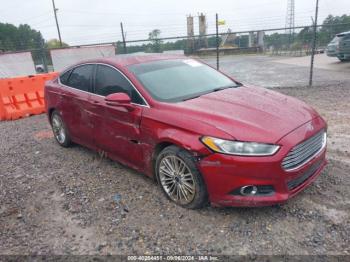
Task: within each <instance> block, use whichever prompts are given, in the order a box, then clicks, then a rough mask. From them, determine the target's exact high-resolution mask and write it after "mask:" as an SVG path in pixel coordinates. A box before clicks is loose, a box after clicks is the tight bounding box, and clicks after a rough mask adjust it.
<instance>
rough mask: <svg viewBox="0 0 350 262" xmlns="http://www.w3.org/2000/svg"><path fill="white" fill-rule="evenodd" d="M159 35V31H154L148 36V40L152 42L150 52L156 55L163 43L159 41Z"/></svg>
mask: <svg viewBox="0 0 350 262" xmlns="http://www.w3.org/2000/svg"><path fill="white" fill-rule="evenodd" d="M160 33H161V32H160V30H159V29H154V30H152V32H150V33H149V34H148V39H149V40H151V42H152V51H153V52H156V53H160V52H161V45H162V43H163V41H162V40H160V39H159V37H160Z"/></svg>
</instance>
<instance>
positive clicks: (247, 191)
mask: <svg viewBox="0 0 350 262" xmlns="http://www.w3.org/2000/svg"><path fill="white" fill-rule="evenodd" d="M257 192H258V188H257V187H256V186H252V185H249V186H243V187H241V190H240V193H241V195H243V196H254V195H255V194H256V193H257Z"/></svg>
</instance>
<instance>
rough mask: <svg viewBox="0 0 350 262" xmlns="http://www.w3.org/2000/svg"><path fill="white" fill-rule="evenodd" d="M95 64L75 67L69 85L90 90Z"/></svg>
mask: <svg viewBox="0 0 350 262" xmlns="http://www.w3.org/2000/svg"><path fill="white" fill-rule="evenodd" d="M93 68H94V66H93V65H82V66H78V67H76V68H74V69H73V71H72V73H71V74H70V76H69V79H68V81H67V85H68V86H70V87H74V88H76V89H79V90H82V91H86V92H89V91H90V90H91V78H92V73H93Z"/></svg>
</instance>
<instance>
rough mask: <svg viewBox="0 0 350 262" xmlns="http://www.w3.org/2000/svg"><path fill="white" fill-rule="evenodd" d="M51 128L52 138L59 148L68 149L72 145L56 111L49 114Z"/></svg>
mask: <svg viewBox="0 0 350 262" xmlns="http://www.w3.org/2000/svg"><path fill="white" fill-rule="evenodd" d="M51 127H52V131H53V134H54V137H55V139H56V141H57V143H58V144H59V145H60V146H63V147H69V146H70V145H71V144H72V140H71V139H70V136H69V134H68V132H67V128H66V125H65V124H64V122H63V120H62V117H61V115H60V114H59V113H58V111H56V110H55V111H53V113H52V114H51Z"/></svg>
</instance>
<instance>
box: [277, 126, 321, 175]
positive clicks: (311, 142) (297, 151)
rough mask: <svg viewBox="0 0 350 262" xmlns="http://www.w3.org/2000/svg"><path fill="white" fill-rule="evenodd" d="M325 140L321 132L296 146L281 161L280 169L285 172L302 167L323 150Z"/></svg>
mask: <svg viewBox="0 0 350 262" xmlns="http://www.w3.org/2000/svg"><path fill="white" fill-rule="evenodd" d="M326 139H327V135H326V132H325V131H324V130H322V131H320V132H318V133H317V134H316V135H314V136H312V137H311V138H309V139H308V140H305V141H304V142H302V143H300V144H298V145H296V146H295V147H293V149H292V150H291V151H289V153H288V155H287V156H286V157H285V158H284V159H283V161H282V167H283V168H284V169H285V170H291V169H296V168H298V167H300V166H302V165H304V164H305V163H307V162H308V161H309V160H310V159H311V158H313V157H314V156H315V155H316V154H317V153H318V152H320V151H321V150H322V149H323V148H324V146H325V145H326Z"/></svg>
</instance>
